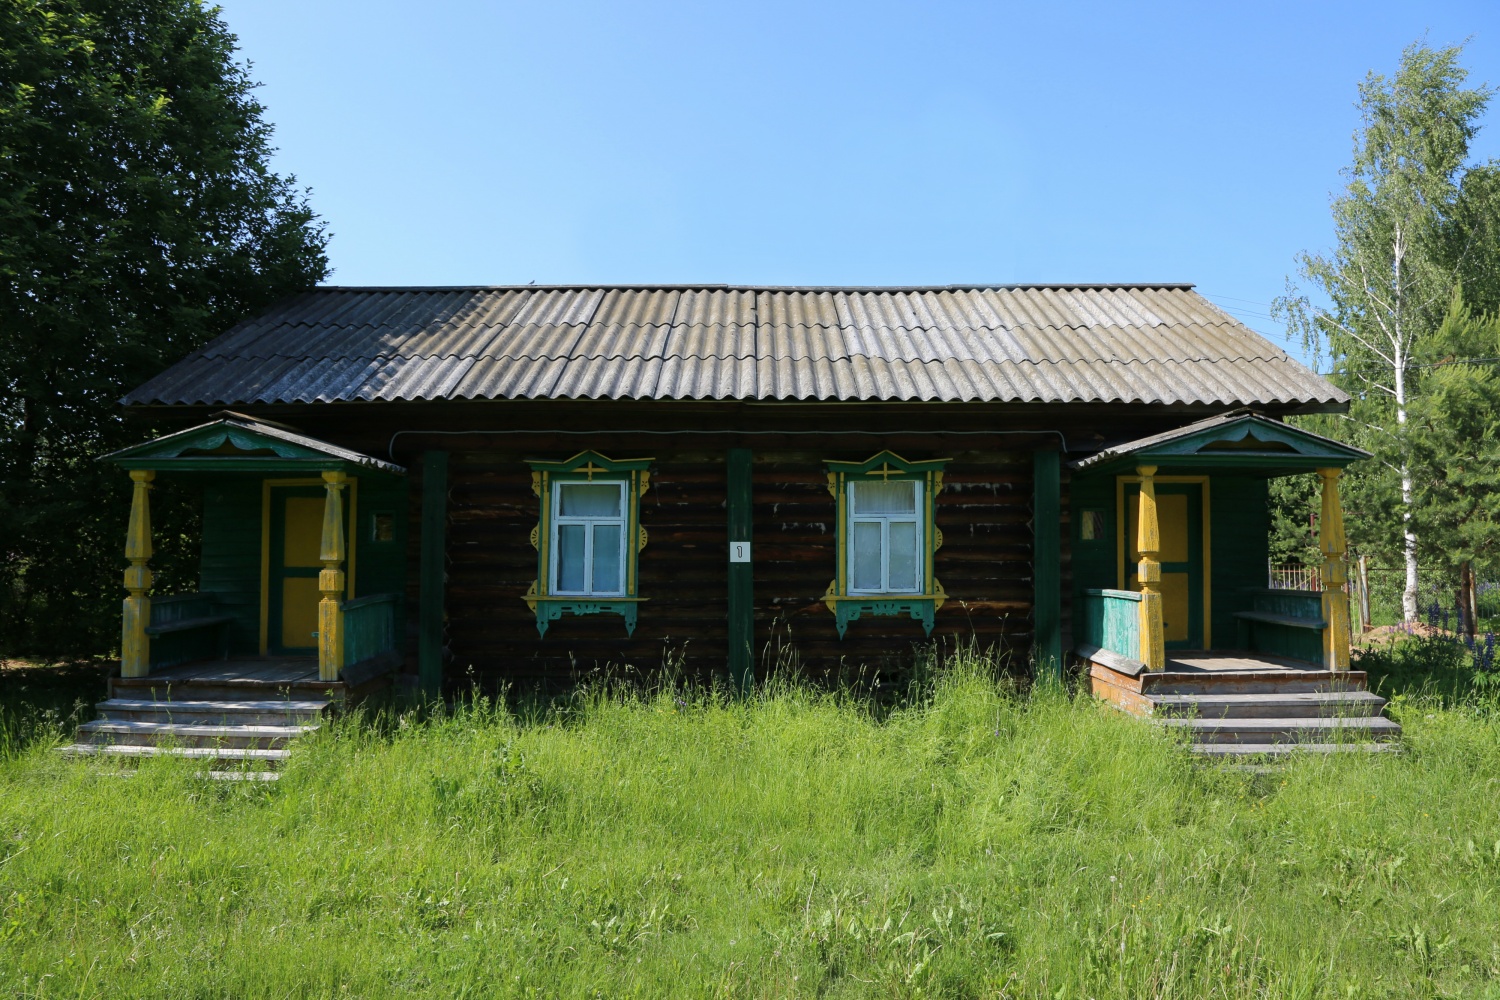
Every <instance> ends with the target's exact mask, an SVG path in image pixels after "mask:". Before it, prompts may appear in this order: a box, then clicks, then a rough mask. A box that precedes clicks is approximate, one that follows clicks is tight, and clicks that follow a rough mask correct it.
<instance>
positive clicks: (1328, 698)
mask: <svg viewBox="0 0 1500 1000" xmlns="http://www.w3.org/2000/svg"><path fill="white" fill-rule="evenodd" d="M1143 697H1145V698H1148V699H1150V700H1151V701H1152V702H1153V703H1155V704H1157V705H1203V704H1219V703H1222V704H1225V705H1318V704H1326V703H1328V702H1364V703H1367V704H1369V703H1374V702H1379V703H1380V704H1381V705H1384V704H1385V699H1384V698H1382V697H1380V695H1378V694H1373V693H1372V692H1369V691H1287V692H1284V693H1282V692H1270V691H1268V692H1263V693H1249V694H1213V693H1206V694H1149V693H1148V694H1145V695H1143Z"/></svg>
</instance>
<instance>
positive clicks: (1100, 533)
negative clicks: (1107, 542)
mask: <svg viewBox="0 0 1500 1000" xmlns="http://www.w3.org/2000/svg"><path fill="white" fill-rule="evenodd" d="M1078 537H1079V539H1080V540H1081V541H1085V542H1098V541H1102V540H1103V539H1104V511H1102V510H1085V511H1083V512H1082V516H1081V519H1080V520H1079V524H1078Z"/></svg>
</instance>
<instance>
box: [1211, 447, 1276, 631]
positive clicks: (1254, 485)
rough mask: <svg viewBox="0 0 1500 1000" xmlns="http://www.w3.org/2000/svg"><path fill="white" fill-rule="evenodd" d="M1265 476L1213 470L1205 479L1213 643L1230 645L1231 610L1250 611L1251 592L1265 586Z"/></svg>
mask: <svg viewBox="0 0 1500 1000" xmlns="http://www.w3.org/2000/svg"><path fill="white" fill-rule="evenodd" d="M1268 503H1269V489H1268V486H1267V482H1266V480H1264V479H1261V478H1258V477H1252V476H1225V475H1217V474H1216V475H1214V476H1213V478H1212V479H1211V480H1210V481H1209V508H1210V512H1211V513H1210V523H1209V536H1210V537H1209V543H1210V545H1211V547H1212V560H1213V567H1212V569H1211V577H1212V579H1211V580H1210V582H1209V588H1210V592H1211V593H1212V595H1213V616H1212V618H1213V645H1214V648H1215V649H1233V648H1235V646H1237V645H1238V644H1239V640H1238V639H1237V638H1236V628H1235V621H1234V613H1235V612H1236V611H1249V610H1250V608H1251V603H1252V601H1251V594H1250V593H1249V591H1251V590H1258V589H1261V588H1263V587H1265V585H1266V555H1267V553H1268V552H1269V551H1270V550H1269V543H1268V541H1267V538H1266V535H1267V533H1268V532H1269V531H1270V529H1271V520H1270V519H1271V514H1270V511H1269V509H1268V508H1267V504H1268Z"/></svg>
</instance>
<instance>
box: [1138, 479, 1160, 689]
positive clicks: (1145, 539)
mask: <svg viewBox="0 0 1500 1000" xmlns="http://www.w3.org/2000/svg"><path fill="white" fill-rule="evenodd" d="M1135 473H1136V475H1138V476H1140V477H1141V497H1140V512H1139V514H1138V515H1137V517H1136V522H1137V527H1136V535H1135V548H1136V551H1137V552H1139V553H1140V556H1141V561H1140V562H1139V563H1138V564H1137V566H1136V579H1137V580H1138V581H1140V585H1141V595H1142V596H1141V605H1140V616H1141V618H1140V622H1141V656H1140V660H1141V662H1142V663H1144V664H1145V665H1146V669H1147V670H1165V669H1166V666H1167V647H1166V640H1165V638H1164V637H1163V632H1162V624H1161V561H1160V560H1158V559H1157V558H1156V557H1157V556H1158V555H1159V554H1160V553H1161V527H1160V526H1159V525H1158V524H1157V520H1156V480H1155V479H1153V478H1152V477H1153V476H1155V475H1156V466H1154V465H1138V466H1136V469H1135Z"/></svg>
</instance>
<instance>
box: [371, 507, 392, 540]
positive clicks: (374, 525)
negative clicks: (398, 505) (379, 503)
mask: <svg viewBox="0 0 1500 1000" xmlns="http://www.w3.org/2000/svg"><path fill="white" fill-rule="evenodd" d="M395 540H396V515H395V514H392V513H391V512H390V511H386V510H380V511H376V512H375V513H374V514H373V515H371V517H370V541H372V542H394V541H395Z"/></svg>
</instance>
